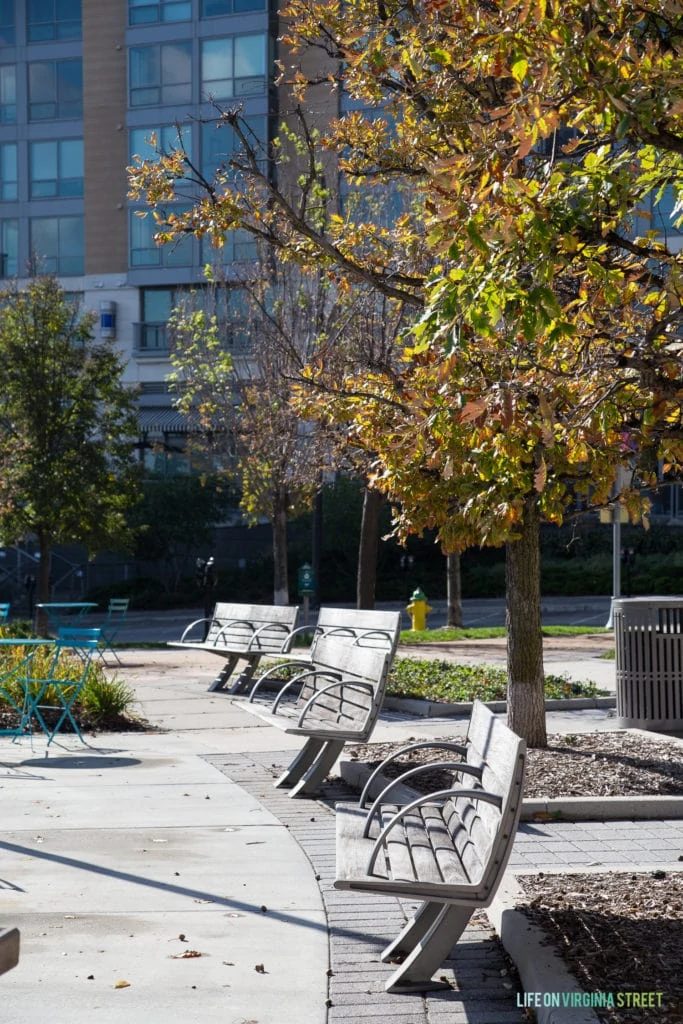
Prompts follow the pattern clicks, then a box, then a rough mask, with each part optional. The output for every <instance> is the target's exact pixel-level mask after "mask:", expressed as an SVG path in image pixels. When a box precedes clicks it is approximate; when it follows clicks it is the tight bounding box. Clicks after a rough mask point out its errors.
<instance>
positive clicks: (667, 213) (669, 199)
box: [650, 185, 683, 235]
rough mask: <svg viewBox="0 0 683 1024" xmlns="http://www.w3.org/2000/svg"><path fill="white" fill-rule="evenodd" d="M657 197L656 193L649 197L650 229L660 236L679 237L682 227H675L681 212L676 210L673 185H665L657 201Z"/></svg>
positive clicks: (682, 230) (678, 209)
mask: <svg viewBox="0 0 683 1024" xmlns="http://www.w3.org/2000/svg"><path fill="white" fill-rule="evenodd" d="M657 195H658V192H657V193H653V194H652V195H651V197H650V205H651V212H652V227H653V228H654V229H655V230H656V231H658V232H659V233H660V234H662V235H680V234H681V232H683V226H678V227H677V226H676V221H677V220H678V218H679V217H680V216H681V210H680V208H677V202H678V201H677V199H676V193H675V192H674V188H673V185H666V186H665V188H664V189H663V191H662V194H661V196H660V198H659V199H657ZM674 211H675V212H674Z"/></svg>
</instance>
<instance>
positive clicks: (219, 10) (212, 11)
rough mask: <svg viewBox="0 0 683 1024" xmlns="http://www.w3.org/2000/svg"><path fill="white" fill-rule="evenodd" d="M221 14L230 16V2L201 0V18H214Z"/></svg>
mask: <svg viewBox="0 0 683 1024" xmlns="http://www.w3.org/2000/svg"><path fill="white" fill-rule="evenodd" d="M221 14H232V0H203V3H202V18H215V17H218V16H219V15H221Z"/></svg>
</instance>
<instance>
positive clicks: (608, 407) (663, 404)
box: [288, 0, 683, 745]
mask: <svg viewBox="0 0 683 1024" xmlns="http://www.w3.org/2000/svg"><path fill="white" fill-rule="evenodd" d="M288 13H289V15H290V16H291V17H292V18H293V31H292V38H293V41H294V42H295V43H297V44H298V45H304V44H305V45H310V44H312V43H314V44H317V45H320V46H322V47H323V48H324V49H325V50H326V51H327V52H329V53H336V54H338V55H339V57H340V59H341V58H342V57H343V59H344V60H345V62H346V65H345V66H346V67H347V68H348V69H349V70H348V73H347V75H346V85H347V87H348V88H349V89H350V90H352V91H353V93H354V95H355V96H356V97H357V98H361V99H364V100H365V101H366V102H369V103H372V102H377V100H378V99H379V98H381V99H382V100H384V101H386V104H387V109H388V111H389V112H390V113H391V112H392V111H393V112H394V114H395V136H396V138H395V140H394V139H392V141H391V144H390V148H389V151H388V152H386V151H385V153H383V154H382V153H377V152H376V153H375V156H374V158H373V159H374V162H375V164H376V165H379V166H384V167H388V166H389V164H388V160H387V157H388V156H389V155H391V153H392V152H396V153H398V154H400V155H401V158H405V159H408V158H409V157H408V149H407V144H408V142H409V141H412V146H413V149H414V151H415V152H416V153H417V154H418V157H417V159H419V160H422V163H423V168H424V172H425V174H426V175H427V177H428V178H429V198H428V201H427V202H428V207H427V209H428V212H429V213H430V214H431V215H432V231H431V236H430V242H431V244H432V245H433V246H434V247H435V249H436V250H437V251H438V252H439V253H440V255H441V257H442V261H443V262H442V266H441V267H440V268H439V270H438V271H437V272H436V273H435V274H434V276H433V278H432V280H431V282H430V285H429V288H428V295H427V299H428V303H427V304H428V308H427V312H426V314H425V316H424V317H423V319H422V322H421V324H420V325H419V326H418V327H417V328H416V330H415V331H414V334H415V338H416V341H415V343H414V345H413V346H412V350H411V351H410V352H409V353H408V361H407V364H406V366H405V368H404V372H403V373H402V374H401V377H400V379H396V378H395V377H394V378H389V377H384V378H383V379H380V378H378V377H375V378H374V379H368V378H367V377H365V378H364V379H363V380H362V381H361V380H360V379H359V378H356V379H354V380H353V381H348V382H347V383H346V385H345V387H343V388H342V389H340V394H339V401H340V402H341V407H338V406H337V408H336V414H337V415H341V416H344V417H348V416H349V415H352V413H353V409H352V407H351V405H350V403H349V399H348V395H350V394H351V395H355V398H353V399H352V402H353V403H355V417H356V424H357V435H358V438H359V439H360V440H361V441H362V443H365V444H366V445H367V446H368V448H369V449H372V450H373V451H376V452H378V453H379V457H378V465H379V468H378V484H379V486H381V487H382V488H383V489H384V490H386V491H387V492H388V493H389V494H390V495H391V496H393V497H394V498H398V499H400V500H401V503H402V504H401V513H400V516H399V520H398V528H399V531H400V532H403V533H408V532H410V531H415V530H418V531H419V530H421V529H424V528H425V527H433V526H437V527H438V528H439V531H440V536H441V538H442V540H443V543H444V545H445V546H446V548H447V550H454V551H457V550H461V549H462V548H463V547H464V546H465V545H466V544H469V543H477V542H478V543H481V542H484V543H493V544H499V543H506V544H507V546H508V551H507V591H508V641H509V643H508V674H509V688H508V692H509V706H510V720H511V724H512V726H513V728H515V729H516V730H517V731H518V732H520V733H521V734H522V735H524V736H525V737H526V739H527V740H528V741H529V742H530V743H532V744H536V745H542V744H543V743H544V742H545V727H544V715H543V671H542V648H541V636H540V593H539V586H538V528H539V523H540V521H541V518H542V517H543V518H546V519H549V520H550V521H554V522H561V521H562V518H563V516H564V515H566V514H567V511H568V510H569V509H570V508H571V506H572V505H573V503H574V502H575V500H576V498H577V497H579V498H582V499H583V501H584V502H588V503H592V504H596V505H597V504H601V503H605V502H606V501H607V500H608V499H609V497H610V494H611V488H612V485H613V483H614V481H615V478H616V475H617V469H618V467H619V466H622V467H625V468H626V469H627V470H628V479H629V481H631V482H632V483H633V484H635V486H634V487H631V488H627V489H626V491H625V493H624V494H623V495H622V497H623V498H624V499H625V501H626V503H627V505H628V507H629V509H630V511H631V513H632V514H633V516H634V517H637V516H638V515H640V513H641V512H642V511H643V505H642V503H641V502H640V500H639V497H638V486H639V485H643V484H644V485H647V484H651V483H652V482H653V480H654V478H655V474H654V472H653V470H654V468H655V466H656V463H657V460H662V461H663V463H664V464H665V465H666V466H667V467H668V468H673V469H678V470H679V471H680V465H681V458H682V454H683V449H682V447H681V433H682V431H681V398H682V397H683V390H682V388H681V371H680V352H681V343H680V341H679V339H678V337H677V333H676V332H677V329H678V327H679V325H680V324H681V320H682V316H681V303H680V287H679V282H680V270H681V255H680V251H679V250H678V246H677V245H671V246H670V245H668V244H667V239H666V236H665V235H664V233H663V232H662V230H661V228H660V229H659V230H658V229H657V228H656V227H654V226H653V224H652V223H651V222H646V223H643V219H644V217H645V216H646V208H649V206H650V200H652V201H653V202H654V204H655V205H654V211H655V214H656V210H657V205H656V204H657V203H658V202H661V201H662V200H663V199H665V197H666V195H667V192H668V191H669V190H673V192H674V196H675V197H676V198H677V197H678V196H679V195H680V194H681V190H682V185H683V176H682V175H681V170H682V169H683V168H682V166H681V153H682V152H683V140H682V139H681V132H680V128H681V113H682V111H683V102H682V99H681V88H682V84H683V77H682V76H681V59H680V45H681V39H682V35H681V33H682V30H683V22H682V20H681V14H680V9H679V7H678V5H676V4H673V3H671V4H669V3H645V4H643V5H637V6H636V5H634V4H630V3H626V2H622V3H617V4H607V3H602V2H594V3H591V4H585V3H583V2H582V3H573V4H563V5H562V6H561V7H560V6H559V5H551V4H545V3H544V4H528V3H515V2H512V3H506V4H505V5H502V4H491V5H474V6H473V5H469V4H466V3H459V2H445V0H443V2H442V0H438V2H437V0H434V2H432V3H425V4H424V5H420V6H419V7H418V6H413V5H396V4H386V5H382V6H381V8H379V7H377V6H376V5H375V4H370V3H368V4H365V3H360V4H358V5H354V9H353V12H352V13H351V12H350V11H349V9H348V8H347V7H342V6H341V5H333V7H332V8H327V7H326V8H325V9H324V10H323V5H321V4H316V3H308V2H306V0H301V2H299V0H293V2H292V3H291V4H290V5H289V7H288ZM352 127H353V126H351V125H349V124H347V125H345V126H344V125H340V126H338V127H337V129H336V131H333V133H332V134H333V136H334V138H333V144H334V145H335V146H337V147H339V146H341V145H342V144H343V145H345V146H346V147H350V146H351V147H352V146H353V136H352ZM365 131H366V134H365V138H367V137H368V136H367V130H365ZM366 153H367V149H366ZM404 154H405V157H404ZM362 158H363V153H362V152H361V154H360V159H361V162H362ZM396 162H397V160H396V157H394V165H396ZM365 166H368V164H367V158H366V165H365ZM647 216H648V219H649V215H647ZM639 219H640V222H641V223H640V230H638V227H639V225H638V221H639ZM361 390H363V391H364V394H363V395H362V397H360V395H361ZM329 411H331V412H332V414H334V413H335V409H334V408H331V409H330V410H329ZM409 426H410V429H409Z"/></svg>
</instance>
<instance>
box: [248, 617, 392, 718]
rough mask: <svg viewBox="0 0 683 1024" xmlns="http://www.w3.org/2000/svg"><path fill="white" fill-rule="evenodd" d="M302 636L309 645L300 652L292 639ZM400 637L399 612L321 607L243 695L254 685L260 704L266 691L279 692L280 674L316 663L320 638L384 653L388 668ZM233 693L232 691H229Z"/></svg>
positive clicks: (292, 634)
mask: <svg viewBox="0 0 683 1024" xmlns="http://www.w3.org/2000/svg"><path fill="white" fill-rule="evenodd" d="M306 633H311V634H312V639H311V644H310V646H309V647H307V648H305V649H304V650H297V649H296V648H294V647H293V644H294V641H295V638H296V637H297V636H303V635H304V634H306ZM400 634H401V613H400V612H382V611H374V610H363V609H357V608H352V609H350V608H329V607H326V606H323V607H321V609H320V611H319V613H318V621H317V624H316V625H315V626H299V627H298V629H294V630H292V632H291V633H290V635H289V640H288V647H287V653H286V655H285V658H284V660H278V662H277V664H275V665H272V666H271V667H270V668H267V669H266V670H265V671H264V672H263V673H262V674H261V675H260V676H259V677H258V679H257V680H256V682H255V684H254V682H253V681H252V682H251V683H250V684H249V690H248V691H247V692H249V693H252V692H254V690H253V689H252V688H253V687H254V686H255V687H256V688H257V692H258V694H259V701H263V700H264V698H265V696H266V693H267V690H268V689H271V690H272V689H275V690H279V689H280V688H281V686H282V677H283V675H284V674H285V673H286V674H289V673H290V672H291V671H292V670H294V671H296V670H297V669H298V670H299V671H301V670H303V667H304V666H308V667H309V668H311V667H313V665H314V664H315V662H316V648H317V645H318V642H319V641H320V640H321V639H322V638H323V637H327V638H328V639H334V640H338V641H339V642H340V643H343V644H351V645H352V646H353V647H360V648H372V649H376V650H380V651H388V652H389V655H390V660H389V665H391V662H392V661H393V659H394V655H395V654H396V648H397V647H398V642H399V637H400ZM232 692H233V693H236V692H237V691H236V690H233V691H232Z"/></svg>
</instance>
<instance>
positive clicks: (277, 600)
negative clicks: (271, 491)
mask: <svg viewBox="0 0 683 1024" xmlns="http://www.w3.org/2000/svg"><path fill="white" fill-rule="evenodd" d="M287 504H288V503H287V492H286V490H285V489H284V488H283V487H280V488H278V491H277V494H276V495H275V502H274V508H273V522H272V527H273V604H285V605H286V604H289V583H288V581H287Z"/></svg>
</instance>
